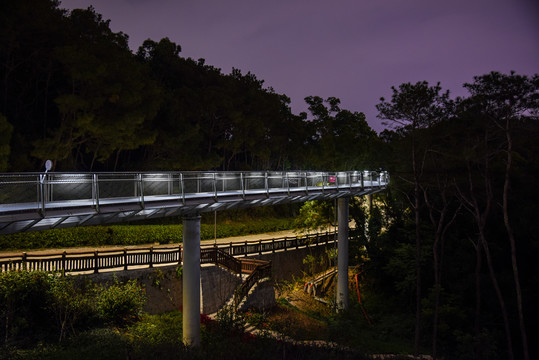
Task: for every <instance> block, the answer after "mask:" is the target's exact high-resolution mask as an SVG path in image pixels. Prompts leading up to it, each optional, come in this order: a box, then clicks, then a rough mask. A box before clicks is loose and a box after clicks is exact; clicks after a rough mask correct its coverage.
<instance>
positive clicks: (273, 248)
mask: <svg viewBox="0 0 539 360" xmlns="http://www.w3.org/2000/svg"><path fill="white" fill-rule="evenodd" d="M271 253H272V254H275V238H272V239H271Z"/></svg>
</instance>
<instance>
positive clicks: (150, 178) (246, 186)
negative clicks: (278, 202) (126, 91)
mask: <svg viewBox="0 0 539 360" xmlns="http://www.w3.org/2000/svg"><path fill="white" fill-rule="evenodd" d="M388 179H389V178H388V174H387V172H385V171H382V172H375V171H337V172H322V171H264V172H230V171H226V172H223V171H221V172H114V173H107V172H102V173H86V172H81V173H73V172H48V173H2V174H0V194H1V195H0V212H2V210H4V211H5V210H7V208H6V209H2V207H6V206H9V205H12V204H31V205H32V206H31V207H32V208H34V209H35V210H36V211H41V212H43V213H44V212H45V211H46V210H47V205H48V204H51V203H55V202H61V201H62V202H68V201H85V202H87V203H89V204H91V205H92V206H93V207H95V208H96V209H99V206H100V205H101V203H103V202H106V200H111V199H127V198H128V199H136V201H137V202H138V203H139V204H140V205H141V207H144V202H145V199H146V198H147V197H152V196H163V197H165V196H175V197H177V198H178V199H180V200H182V201H183V202H185V201H186V199H187V198H188V197H189V195H190V194H200V193H204V194H209V195H213V196H214V197H215V198H218V197H219V196H220V195H223V194H225V193H229V192H238V193H240V194H243V195H245V194H247V193H249V192H252V191H258V192H266V193H268V194H269V193H270V192H271V191H272V190H275V189H280V190H283V191H285V192H290V191H297V190H301V191H306V192H308V191H309V188H311V187H317V188H321V189H322V191H323V190H325V189H341V188H346V187H347V186H348V187H353V186H360V187H363V186H364V185H365V184H364V182H365V181H369V182H370V183H369V186H383V185H385V184H387V181H388Z"/></svg>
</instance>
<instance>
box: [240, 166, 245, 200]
mask: <svg viewBox="0 0 539 360" xmlns="http://www.w3.org/2000/svg"><path fill="white" fill-rule="evenodd" d="M240 185H241V197H242V199H243V200H245V186H244V185H243V173H242V172H240Z"/></svg>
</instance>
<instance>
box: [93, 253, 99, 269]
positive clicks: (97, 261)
mask: <svg viewBox="0 0 539 360" xmlns="http://www.w3.org/2000/svg"><path fill="white" fill-rule="evenodd" d="M98 272H99V258H98V253H97V249H96V250H95V251H94V273H95V274H97V273H98Z"/></svg>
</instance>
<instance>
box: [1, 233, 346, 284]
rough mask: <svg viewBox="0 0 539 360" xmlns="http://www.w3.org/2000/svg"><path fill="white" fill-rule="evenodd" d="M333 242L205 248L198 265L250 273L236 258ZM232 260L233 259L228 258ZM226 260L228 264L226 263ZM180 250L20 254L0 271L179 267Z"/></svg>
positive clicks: (287, 240) (250, 265)
mask: <svg viewBox="0 0 539 360" xmlns="http://www.w3.org/2000/svg"><path fill="white" fill-rule="evenodd" d="M335 241H336V232H326V233H318V234H312V235H307V236H301V237H300V236H296V237H283V238H277V239H268V240H259V241H246V242H244V243H229V244H218V245H205V246H202V247H201V250H200V263H201V264H221V265H224V266H226V267H227V268H228V269H230V270H231V271H234V272H236V273H238V274H239V273H249V272H251V271H252V270H253V269H254V268H255V267H256V265H258V263H257V262H256V261H255V260H252V259H242V264H241V267H238V265H235V264H234V263H235V261H234V260H232V259H235V257H240V256H244V257H245V256H249V255H260V254H262V253H268V252H272V253H275V252H276V251H288V250H295V249H298V248H300V247H309V246H318V245H327V244H331V243H334V242H335ZM231 258H232V259H231ZM227 261H228V262H227ZM181 262H182V247H181V245H177V246H168V247H166V246H164V247H146V248H135V249H125V248H124V249H112V250H95V251H90V252H88V251H86V252H69V253H68V252H66V251H63V252H58V253H52V254H31V253H20V254H16V255H3V256H0V271H2V272H3V271H21V270H30V271H36V270H39V271H51V272H52V271H55V272H61V273H64V274H65V273H80V272H94V273H98V272H99V271H100V270H110V269H117V270H128V269H129V268H131V269H132V268H133V267H150V268H151V267H154V266H156V265H165V264H168V265H172V264H178V265H179V264H181Z"/></svg>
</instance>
